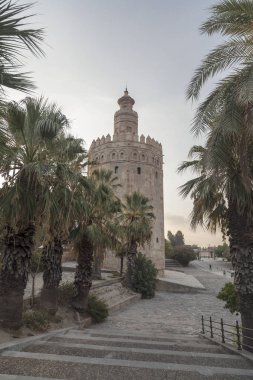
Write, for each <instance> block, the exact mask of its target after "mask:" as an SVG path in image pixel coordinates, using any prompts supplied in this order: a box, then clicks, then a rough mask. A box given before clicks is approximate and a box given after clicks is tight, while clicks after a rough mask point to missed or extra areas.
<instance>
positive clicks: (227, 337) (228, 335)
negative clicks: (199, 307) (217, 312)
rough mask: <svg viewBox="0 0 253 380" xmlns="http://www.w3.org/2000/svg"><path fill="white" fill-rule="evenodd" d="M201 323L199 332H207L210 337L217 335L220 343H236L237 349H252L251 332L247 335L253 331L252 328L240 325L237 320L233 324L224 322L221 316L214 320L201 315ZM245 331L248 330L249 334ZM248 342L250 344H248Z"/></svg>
mask: <svg viewBox="0 0 253 380" xmlns="http://www.w3.org/2000/svg"><path fill="white" fill-rule="evenodd" d="M201 325H202V330H201V333H202V334H203V335H206V334H208V333H209V334H210V338H212V339H213V338H215V337H219V339H221V343H230V344H232V345H236V346H237V349H238V350H242V349H245V350H250V351H252V350H253V334H252V336H248V335H249V334H251V332H253V329H250V328H247V327H242V326H240V325H239V322H238V321H236V322H235V324H229V323H225V322H224V321H223V318H221V319H220V321H215V320H213V319H212V317H211V316H210V317H209V318H204V316H203V315H202V316H201ZM247 332H249V334H247ZM246 342H247V343H246ZM249 342H250V344H248V343H249Z"/></svg>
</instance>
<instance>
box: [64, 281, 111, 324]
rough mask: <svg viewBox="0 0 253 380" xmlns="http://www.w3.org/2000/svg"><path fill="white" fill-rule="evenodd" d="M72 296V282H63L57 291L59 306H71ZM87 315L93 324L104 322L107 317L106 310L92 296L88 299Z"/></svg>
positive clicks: (100, 302)
mask: <svg viewBox="0 0 253 380" xmlns="http://www.w3.org/2000/svg"><path fill="white" fill-rule="evenodd" d="M73 296H74V284H73V282H68V281H67V282H63V283H62V284H61V285H60V286H59V289H58V302H59V305H61V306H66V305H70V304H71V300H72V298H73ZM87 312H88V314H89V315H90V316H91V317H92V320H93V322H95V323H99V322H102V321H104V320H105V319H106V318H107V316H108V308H107V306H106V304H105V303H104V302H103V301H100V300H99V299H97V297H96V296H94V295H89V297H88V310H87Z"/></svg>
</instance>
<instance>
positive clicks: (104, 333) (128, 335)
mask: <svg viewBox="0 0 253 380" xmlns="http://www.w3.org/2000/svg"><path fill="white" fill-rule="evenodd" d="M69 333H71V334H76V335H77V337H79V336H80V334H83V335H85V336H92V337H110V338H124V339H135V340H136V339H138V340H147V341H153V340H155V341H159V342H167V341H175V340H179V341H181V340H183V341H185V340H187V341H198V342H202V343H203V342H205V341H204V338H202V337H199V336H198V335H190V334H189V335H187V334H168V335H166V334H163V335H157V334H156V335H151V334H141V333H140V332H139V331H138V332H136V333H135V334H133V332H132V331H131V332H127V331H125V330H123V331H116V330H99V329H94V330H93V329H85V330H84V329H80V330H74V329H71V330H69Z"/></svg>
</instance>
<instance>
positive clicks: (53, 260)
mask: <svg viewBox="0 0 253 380" xmlns="http://www.w3.org/2000/svg"><path fill="white" fill-rule="evenodd" d="M53 148H54V149H53V151H52V152H51V154H50V155H51V159H53V160H55V161H56V160H58V168H57V170H56V176H55V178H54V181H52V183H51V197H52V199H53V202H52V205H51V209H50V217H49V229H48V235H49V236H48V240H47V242H46V244H45V245H44V247H43V251H42V263H43V266H44V271H43V288H42V291H41V297H40V303H41V305H42V306H43V307H44V308H45V309H47V310H49V311H50V313H51V314H55V313H56V311H57V305H58V287H59V284H60V281H61V278H62V267H61V260H62V255H63V241H64V240H66V239H69V233H70V229H71V228H72V227H73V224H74V223H75V216H76V215H75V201H74V194H73V192H74V191H75V187H76V186H77V184H78V181H79V175H81V172H82V169H83V166H84V165H85V161H86V151H85V149H84V148H83V141H82V140H81V139H75V138H73V137H72V136H67V137H65V136H60V138H59V139H58V140H57V141H56V143H55V144H54V145H53Z"/></svg>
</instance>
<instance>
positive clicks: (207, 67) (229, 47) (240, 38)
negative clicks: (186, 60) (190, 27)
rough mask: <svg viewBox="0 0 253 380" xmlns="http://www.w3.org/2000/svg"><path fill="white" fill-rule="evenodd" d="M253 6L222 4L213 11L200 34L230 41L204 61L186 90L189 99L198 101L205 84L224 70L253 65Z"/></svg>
mask: <svg viewBox="0 0 253 380" xmlns="http://www.w3.org/2000/svg"><path fill="white" fill-rule="evenodd" d="M252 22H253V3H252V1H249V0H222V1H220V2H219V3H218V4H217V5H214V6H212V7H211V8H210V17H209V18H208V20H207V21H206V22H205V23H203V25H202V26H201V28H200V31H201V33H203V34H208V35H212V34H214V33H221V34H222V35H223V36H226V37H228V39H227V40H226V41H225V42H224V43H222V44H220V45H219V46H217V47H216V48H214V49H213V50H212V51H211V52H210V53H209V54H208V55H207V56H206V57H205V58H204V60H203V61H202V64H201V65H200V66H199V67H198V68H197V70H196V71H195V74H194V76H193V78H192V80H191V82H190V84H189V86H188V89H187V98H188V99H190V98H193V99H197V98H198V96H199V93H200V90H201V88H202V86H203V85H204V84H205V83H206V81H207V80H208V79H209V78H210V77H213V76H214V75H216V74H217V73H220V72H223V71H224V70H225V69H228V68H231V67H234V68H238V67H243V65H244V64H247V65H251V66H252V64H253V30H252Z"/></svg>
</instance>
